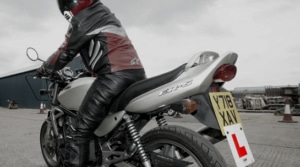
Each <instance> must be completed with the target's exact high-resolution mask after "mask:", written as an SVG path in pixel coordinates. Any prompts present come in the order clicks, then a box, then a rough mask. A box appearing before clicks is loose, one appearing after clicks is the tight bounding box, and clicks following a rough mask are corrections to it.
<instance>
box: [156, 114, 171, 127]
mask: <svg viewBox="0 0 300 167" xmlns="http://www.w3.org/2000/svg"><path fill="white" fill-rule="evenodd" d="M155 119H156V122H157V125H158V126H165V125H168V123H167V120H166V119H165V117H164V116H163V115H159V116H157V117H156V118H155Z"/></svg>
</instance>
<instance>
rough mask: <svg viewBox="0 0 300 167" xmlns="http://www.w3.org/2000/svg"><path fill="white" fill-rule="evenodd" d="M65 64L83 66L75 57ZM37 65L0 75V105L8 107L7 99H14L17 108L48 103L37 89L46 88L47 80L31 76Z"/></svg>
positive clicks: (77, 67)
mask: <svg viewBox="0 0 300 167" xmlns="http://www.w3.org/2000/svg"><path fill="white" fill-rule="evenodd" d="M67 66H69V67H71V69H73V70H75V69H80V68H83V63H82V60H81V58H80V57H76V58H75V59H74V60H73V61H72V62H71V63H69V64H68V65H67ZM38 67H40V65H38V66H37V65H35V66H31V67H28V68H23V69H19V70H17V71H14V72H10V73H8V74H4V75H0V107H8V105H9V103H8V101H15V102H16V103H17V104H18V107H19V108H40V104H41V102H43V103H45V104H46V105H48V106H49V105H50V101H49V98H48V97H47V96H40V95H39V90H40V89H42V88H43V89H45V88H47V86H48V85H49V82H48V83H47V82H46V81H45V80H42V79H39V78H36V79H34V78H33V76H34V75H35V74H36V69H37V68H38Z"/></svg>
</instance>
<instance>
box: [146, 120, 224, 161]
mask: <svg viewBox="0 0 300 167" xmlns="http://www.w3.org/2000/svg"><path fill="white" fill-rule="evenodd" d="M142 140H143V142H144V144H145V148H146V151H147V152H148V154H151V155H152V158H151V159H152V160H151V161H152V165H154V166H155V165H156V166H157V165H158V166H161V164H160V165H159V164H153V163H155V162H154V161H157V162H158V163H159V161H160V160H158V159H155V158H154V157H153V154H156V157H157V155H159V156H162V157H163V159H168V158H170V160H171V161H175V162H173V164H170V163H169V165H170V166H173V167H175V166H176V167H183V166H187V165H178V164H179V163H191V164H190V165H188V167H194V166H197V167H201V166H203V167H227V164H226V162H225V160H224V158H223V157H222V156H221V154H220V153H219V152H218V151H217V150H216V148H215V147H214V146H213V145H212V144H211V143H210V142H209V141H208V140H206V139H205V138H204V137H202V136H201V135H199V134H198V133H196V132H194V131H192V130H190V129H187V128H184V127H180V126H175V125H167V126H161V127H158V128H155V129H153V130H151V131H149V132H147V133H146V134H145V135H143V136H142ZM153 158H154V159H153ZM177 160H179V161H177ZM161 161H164V160H161ZM176 161H177V162H176ZM161 163H162V164H163V166H165V167H166V166H169V165H166V164H164V163H165V162H161Z"/></svg>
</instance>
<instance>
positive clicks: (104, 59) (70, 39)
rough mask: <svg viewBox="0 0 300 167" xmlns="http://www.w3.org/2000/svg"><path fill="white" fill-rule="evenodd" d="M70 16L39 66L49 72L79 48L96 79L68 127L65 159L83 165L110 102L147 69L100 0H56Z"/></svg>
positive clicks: (62, 65)
mask: <svg viewBox="0 0 300 167" xmlns="http://www.w3.org/2000/svg"><path fill="white" fill-rule="evenodd" d="M57 2H58V6H59V9H60V11H61V13H62V14H63V15H64V17H65V18H66V19H67V20H68V21H69V22H70V25H69V29H68V31H67V34H66V38H65V41H64V43H63V44H62V45H61V46H60V47H59V49H58V50H57V51H56V52H54V53H53V54H52V55H51V56H50V57H49V58H48V60H47V61H46V62H45V63H44V64H43V65H42V66H41V67H40V68H39V69H38V71H37V72H38V74H40V75H41V74H43V75H45V74H48V75H49V74H52V73H53V72H55V71H57V70H60V69H62V68H63V67H64V66H65V65H66V64H67V63H68V62H70V61H71V60H72V59H73V58H74V57H75V56H76V55H77V54H79V53H80V55H81V57H82V60H83V62H84V64H85V66H86V68H87V69H88V70H90V71H91V72H93V74H95V76H96V80H95V81H94V83H93V84H92V86H91V87H90V88H89V90H88V92H87V94H86V96H85V98H84V100H83V102H82V104H81V106H80V109H79V112H78V117H77V119H72V120H71V121H70V122H69V126H68V128H67V130H66V138H67V141H66V145H65V147H66V153H65V155H64V156H65V160H66V162H65V163H67V164H69V165H70V166H87V165H88V161H89V141H90V140H91V137H92V136H93V132H94V130H95V129H96V128H97V127H98V126H99V125H100V123H101V122H102V120H103V119H104V117H105V116H106V115H107V112H108V108H109V107H110V104H111V102H112V101H113V100H114V99H115V98H116V96H117V95H118V94H120V93H121V92H122V91H123V90H124V89H125V88H127V87H128V86H129V85H131V84H132V83H134V82H136V81H138V80H142V79H144V78H145V71H144V68H143V66H142V64H141V61H140V59H139V57H138V55H137V53H136V50H135V49H134V47H133V45H132V43H131V41H130V40H129V38H128V37H127V35H126V32H125V30H124V29H123V27H122V25H121V23H120V21H119V20H118V19H117V18H116V17H115V15H114V14H113V13H111V11H110V10H109V9H108V8H107V7H106V6H104V5H103V4H102V2H100V0H57Z"/></svg>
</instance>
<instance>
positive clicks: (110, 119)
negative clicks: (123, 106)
mask: <svg viewBox="0 0 300 167" xmlns="http://www.w3.org/2000/svg"><path fill="white" fill-rule="evenodd" d="M125 113H126V112H125V111H120V112H117V113H114V114H111V115H109V116H107V117H105V119H104V120H103V122H102V123H101V125H100V126H99V127H98V128H97V129H96V130H95V132H94V134H95V135H97V136H99V137H100V136H104V135H106V134H108V133H109V132H111V131H112V130H113V129H114V128H115V127H116V126H117V125H118V124H119V123H120V121H121V120H122V118H123V116H124V115H125Z"/></svg>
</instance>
